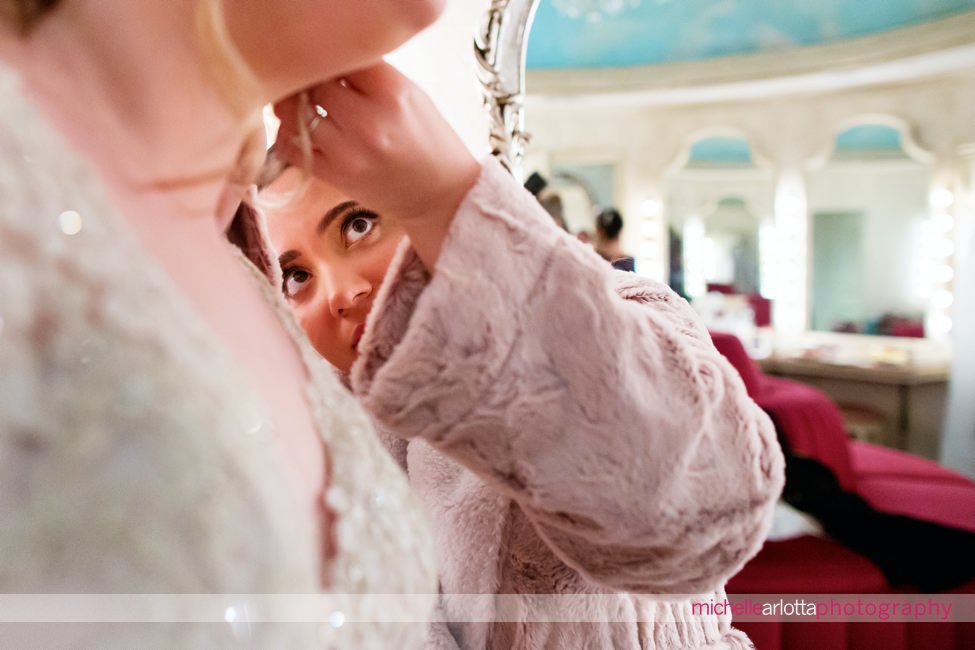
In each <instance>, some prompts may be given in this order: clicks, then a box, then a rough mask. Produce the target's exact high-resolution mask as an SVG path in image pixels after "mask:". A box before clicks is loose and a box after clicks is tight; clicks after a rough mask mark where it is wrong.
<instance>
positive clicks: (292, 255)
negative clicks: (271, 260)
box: [278, 249, 301, 267]
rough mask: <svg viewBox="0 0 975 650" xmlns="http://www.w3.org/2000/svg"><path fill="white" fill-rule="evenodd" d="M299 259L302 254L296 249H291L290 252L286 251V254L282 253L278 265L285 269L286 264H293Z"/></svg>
mask: <svg viewBox="0 0 975 650" xmlns="http://www.w3.org/2000/svg"><path fill="white" fill-rule="evenodd" d="M299 257H301V253H300V252H298V251H296V250H294V249H291V250H290V251H285V252H284V253H281V256H280V257H278V264H280V265H281V266H282V267H284V265H285V264H288V263H290V262H293V261H295V260H296V259H298V258H299Z"/></svg>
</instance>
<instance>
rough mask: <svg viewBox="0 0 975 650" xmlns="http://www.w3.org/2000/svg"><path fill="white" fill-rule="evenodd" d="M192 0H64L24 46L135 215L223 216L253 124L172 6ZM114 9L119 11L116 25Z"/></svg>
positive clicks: (49, 111)
mask: <svg viewBox="0 0 975 650" xmlns="http://www.w3.org/2000/svg"><path fill="white" fill-rule="evenodd" d="M192 4H193V3H192V2H183V1H181V0H176V1H174V2H167V3H144V2H137V3H133V2H131V1H130V0H100V2H98V3H90V2H82V3H70V2H69V3H64V5H63V6H62V7H60V8H59V10H58V14H56V15H54V16H52V17H50V18H49V19H46V20H45V21H44V22H42V24H41V25H40V26H39V28H38V30H37V31H36V33H35V34H33V35H32V36H31V37H30V39H29V40H28V41H27V42H26V43H25V44H24V46H23V58H22V59H21V61H22V63H23V65H22V66H20V67H21V73H22V74H21V76H22V79H24V86H25V90H26V91H27V93H28V94H30V95H31V96H32V98H33V99H34V101H35V102H36V103H37V105H38V106H39V107H40V108H41V110H42V111H43V112H44V113H45V114H46V116H47V117H48V119H50V120H51V121H52V122H53V123H54V124H55V125H56V126H57V127H58V129H59V130H60V131H61V132H62V133H63V134H64V135H65V136H66V137H67V138H68V140H69V141H70V142H71V144H72V145H73V146H74V147H75V148H77V149H78V150H79V151H80V152H81V153H82V154H84V155H85V156H86V157H87V158H88V159H89V160H90V161H91V162H92V163H93V164H94V165H95V167H96V168H97V169H98V171H99V173H100V176H101V178H102V180H103V181H104V183H105V184H106V186H107V189H108V190H109V192H110V193H112V194H113V195H114V197H115V200H116V202H117V204H118V207H119V208H121V210H122V212H123V213H124V214H125V216H126V217H127V218H129V219H130V220H132V221H136V222H138V221H140V220H160V219H165V220H174V219H185V218H193V219H194V220H209V224H210V225H216V224H217V223H218V218H222V217H224V215H222V214H220V211H221V210H222V209H226V208H225V207H224V206H222V205H221V203H222V202H223V203H227V204H232V203H233V198H234V197H233V196H232V195H230V194H228V193H229V192H230V187H231V186H230V178H231V173H232V171H233V169H234V166H235V163H236V161H237V157H238V155H239V151H240V149H241V146H242V144H243V142H244V139H245V135H246V134H245V128H244V127H243V125H242V120H241V119H240V118H239V117H238V116H237V115H235V114H234V113H233V112H232V111H231V107H230V106H229V104H228V102H227V101H226V100H225V99H224V98H223V97H222V96H221V95H220V93H219V91H218V90H217V88H216V84H214V82H213V79H212V78H211V77H210V72H209V70H208V68H207V64H206V62H205V61H204V60H203V59H202V55H201V53H200V51H199V48H198V46H197V39H198V36H197V35H196V34H193V33H185V32H186V31H187V30H185V29H180V28H179V25H180V24H184V25H185V24H187V21H186V18H185V16H184V17H182V18H180V17H177V16H176V15H175V14H176V13H177V12H179V11H189V10H191V6H192ZM106 11H109V12H113V13H114V14H115V15H114V18H115V20H114V21H112V22H114V24H116V25H118V28H117V29H115V30H113V31H112V33H106V31H105V29H104V25H105V24H106V21H105V16H104V15H103V14H104V13H105V12H106ZM167 12H169V13H167ZM181 20H182V22H180V21H181ZM150 21H151V22H150ZM130 24H151V25H154V26H155V28H154V29H151V30H150V29H128V28H127V26H128V25H130ZM189 24H192V22H189ZM161 25H162V26H163V28H159V27H160V26H161ZM165 25H170V26H171V27H172V28H170V29H166V28H165V27H164V26H165ZM189 31H192V30H189ZM257 108H258V107H257V106H255V109H257Z"/></svg>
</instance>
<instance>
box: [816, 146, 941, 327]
mask: <svg viewBox="0 0 975 650" xmlns="http://www.w3.org/2000/svg"><path fill="white" fill-rule="evenodd" d="M807 183H808V185H807V196H808V204H809V213H810V215H815V214H816V213H817V212H862V213H863V214H864V217H865V223H864V240H865V241H864V245H865V246H864V255H863V262H864V273H865V277H864V278H863V290H864V291H863V303H862V309H861V312H860V313H861V314H862V315H863V316H864V317H867V318H871V317H876V316H880V315H881V314H883V313H885V312H894V313H898V314H905V315H909V314H917V315H918V316H920V315H923V314H924V312H925V310H926V309H927V299H928V296H927V295H925V294H923V293H922V291H923V287H922V284H921V282H922V277H923V268H922V258H921V252H922V251H921V246H920V245H919V242H920V233H921V222H922V220H923V219H924V218H925V216H926V215H927V214H928V192H929V185H930V183H931V172H930V170H929V169H928V168H926V167H925V166H923V165H920V164H917V163H914V162H913V161H909V160H905V161H882V160H878V161H872V162H859V161H858V162H852V161H843V162H833V163H830V164H829V165H827V166H826V167H825V168H823V169H821V170H819V171H816V172H813V173H811V174H809V175H808V177H807ZM810 259H812V258H811V257H810Z"/></svg>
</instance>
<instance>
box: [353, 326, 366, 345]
mask: <svg viewBox="0 0 975 650" xmlns="http://www.w3.org/2000/svg"><path fill="white" fill-rule="evenodd" d="M365 331H366V326H365V324H363V323H360V324H358V325H356V326H355V329H354V330H352V349H353V350H355V349H356V348H357V347H358V346H359V339H361V338H362V333H363V332H365Z"/></svg>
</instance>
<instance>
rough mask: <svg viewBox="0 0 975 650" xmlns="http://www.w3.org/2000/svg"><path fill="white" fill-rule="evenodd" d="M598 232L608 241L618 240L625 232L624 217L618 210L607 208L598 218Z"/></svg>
mask: <svg viewBox="0 0 975 650" xmlns="http://www.w3.org/2000/svg"><path fill="white" fill-rule="evenodd" d="M596 230H597V231H599V234H600V235H602V236H603V237H605V238H606V239H616V238H617V237H619V236H620V231H622V230H623V217H622V216H621V215H620V213H619V211H618V210H616V208H605V209H604V210H602V211H601V212H600V213H599V216H597V217H596Z"/></svg>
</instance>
